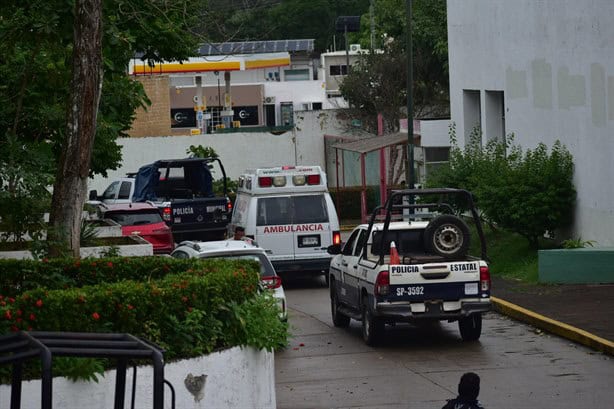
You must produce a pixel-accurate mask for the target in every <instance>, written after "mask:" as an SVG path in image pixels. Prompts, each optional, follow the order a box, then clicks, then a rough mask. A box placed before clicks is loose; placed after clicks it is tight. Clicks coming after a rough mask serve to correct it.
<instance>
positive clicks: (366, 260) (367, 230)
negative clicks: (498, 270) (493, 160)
mask: <svg viewBox="0 0 614 409" xmlns="http://www.w3.org/2000/svg"><path fill="white" fill-rule="evenodd" d="M433 198H434V199H435V200H434V201H433V203H428V199H433ZM425 199H426V200H425ZM446 199H449V200H448V201H445V200H446ZM455 211H456V212H457V213H459V214H460V213H470V214H471V217H472V219H473V221H474V223H475V230H476V232H477V235H478V236H479V238H480V242H481V246H480V248H481V255H480V257H474V256H470V255H469V254H468V251H469V244H470V229H469V227H468V225H467V224H466V222H465V221H464V220H463V218H462V217H460V216H455V215H453V214H452V213H454V212H455ZM395 215H396V216H397V217H400V218H402V219H404V221H392V218H393V217H394V216H395ZM382 217H384V218H385V219H384V220H383V221H379V222H376V219H378V218H382ZM391 243H394V245H393V246H391ZM391 247H392V250H391ZM328 250H329V253H331V254H334V255H335V256H334V258H333V259H332V261H331V265H330V271H329V288H330V300H331V313H332V319H333V323H334V325H335V326H337V327H347V326H348V325H349V323H350V319H355V320H358V321H362V336H363V339H364V341H365V343H367V344H368V345H374V344H376V343H377V341H378V340H380V339H381V337H382V335H383V333H384V330H385V325H386V324H392V323H395V322H416V321H428V320H430V321H439V320H446V321H458V323H459V329H460V333H461V337H462V338H463V340H465V341H472V340H477V339H478V338H479V337H480V335H481V332H482V313H484V312H487V311H489V310H490V309H491V302H490V273H489V270H488V264H487V262H486V260H487V256H486V244H485V241H484V235H483V231H482V227H481V224H480V219H479V216H478V214H477V211H476V209H475V206H474V204H473V199H472V195H471V193H469V192H467V191H465V190H458V189H411V190H402V191H395V192H393V193H392V194H391V196H390V198H389V199H388V200H387V202H386V204H385V205H384V206H379V207H377V208H376V209H375V210H374V212H373V214H372V215H371V220H370V222H369V224H362V225H359V226H358V227H356V228H355V229H354V231H353V232H352V233H351V235H350V237H349V239H348V241H347V242H346V243H345V244H344V245H343V247H341V245H332V246H330V247H329V249H328Z"/></svg>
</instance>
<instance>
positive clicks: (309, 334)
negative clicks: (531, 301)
mask: <svg viewBox="0 0 614 409" xmlns="http://www.w3.org/2000/svg"><path fill="white" fill-rule="evenodd" d="M284 288H285V289H286V296H287V298H288V304H289V308H290V318H289V322H290V327H291V332H292V334H293V336H292V338H291V340H290V346H289V347H288V348H287V349H286V350H284V351H282V352H279V353H276V356H275V366H276V375H275V376H276V389H277V406H278V408H292V409H298V408H440V407H441V406H443V404H444V403H445V399H448V398H451V397H453V396H454V395H455V392H456V386H457V383H458V379H459V378H460V376H461V375H462V374H463V373H464V372H467V371H475V372H477V373H478V374H479V375H480V376H481V378H482V391H481V393H480V400H481V401H482V403H483V404H485V405H486V407H487V408H489V409H492V408H553V409H554V408H556V409H564V408H570V409H572V408H573V409H577V408H591V409H592V408H604V409H605V408H610V407H612V406H611V403H612V402H614V388H613V387H612V379H614V360H612V359H611V358H609V357H607V356H604V355H602V354H600V353H596V352H594V351H592V350H590V349H587V348H584V347H582V346H578V345H575V344H572V343H570V342H569V341H566V340H563V339H561V338H558V337H555V336H550V335H547V334H544V333H542V332H540V331H538V330H535V329H533V328H532V327H529V326H526V325H523V324H520V323H517V322H515V321H512V320H510V319H508V318H506V317H504V316H501V315H498V314H496V313H489V314H487V315H486V316H485V319H484V329H483V333H482V337H481V339H480V341H479V342H476V343H463V342H462V341H461V340H460V335H459V334H458V327H457V325H456V323H454V324H448V323H443V324H441V325H434V326H431V327H426V328H415V327H410V326H408V325H399V326H397V327H395V328H392V329H389V330H388V332H387V337H386V340H385V342H384V343H383V345H381V346H379V347H377V348H370V347H367V346H366V345H365V344H364V343H363V342H362V339H361V338H360V327H359V323H357V322H355V321H352V325H351V327H350V328H349V329H338V328H334V327H333V325H332V322H331V320H330V311H329V308H330V306H329V298H328V292H327V289H326V288H324V285H323V281H321V280H313V279H304V280H299V279H286V280H285V281H284Z"/></svg>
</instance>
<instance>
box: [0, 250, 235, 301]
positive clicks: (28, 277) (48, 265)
mask: <svg viewBox="0 0 614 409" xmlns="http://www.w3.org/2000/svg"><path fill="white" fill-rule="evenodd" d="M223 264H224V262H222V261H219V260H202V259H198V258H192V259H176V258H170V257H168V258H162V257H157V256H154V257H138V258H130V257H108V258H102V259H93V258H92V259H81V260H78V259H77V260H76V259H73V258H63V259H49V260H46V259H45V260H43V261H42V262H40V261H37V260H9V259H7V260H0V271H2V274H1V275H0V294H1V295H4V296H12V297H14V296H15V295H17V294H20V293H23V292H25V291H28V290H31V289H35V288H39V287H45V288H47V289H61V288H69V287H83V286H86V285H95V284H99V283H113V282H117V281H121V280H135V281H146V280H155V279H159V278H162V277H164V276H166V275H168V274H178V273H181V272H186V271H199V272H202V273H204V272H208V271H215V270H216V269H218V268H219V267H220V266H221V265H223Z"/></svg>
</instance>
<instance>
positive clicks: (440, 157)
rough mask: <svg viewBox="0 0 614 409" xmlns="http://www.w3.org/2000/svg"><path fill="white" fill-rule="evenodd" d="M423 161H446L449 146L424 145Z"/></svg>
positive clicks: (448, 158)
mask: <svg viewBox="0 0 614 409" xmlns="http://www.w3.org/2000/svg"><path fill="white" fill-rule="evenodd" d="M424 160H425V162H427V163H428V162H448V161H449V160H450V148H449V147H447V146H445V147H425V148H424Z"/></svg>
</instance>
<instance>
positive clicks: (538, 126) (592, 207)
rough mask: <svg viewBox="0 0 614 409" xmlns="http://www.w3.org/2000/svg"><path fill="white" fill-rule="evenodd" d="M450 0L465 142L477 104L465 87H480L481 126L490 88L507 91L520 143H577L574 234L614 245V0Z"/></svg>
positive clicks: (455, 84)
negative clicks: (471, 103)
mask: <svg viewBox="0 0 614 409" xmlns="http://www.w3.org/2000/svg"><path fill="white" fill-rule="evenodd" d="M447 4H448V42H449V44H448V47H449V58H450V60H449V64H450V103H451V107H450V108H451V115H452V120H453V121H454V123H455V124H456V129H457V132H456V134H457V136H458V139H459V142H460V143H462V142H463V136H464V135H467V134H468V131H469V129H468V128H469V127H470V124H467V123H466V118H467V115H468V114H467V113H468V111H470V110H471V109H472V108H471V107H466V106H464V101H466V100H467V94H466V93H465V94H464V93H463V90H477V91H479V95H480V117H481V120H482V129H485V127H484V124H485V121H486V119H485V117H486V114H488V113H489V109H488V107H485V101H486V100H487V98H486V96H487V95H486V91H503V93H504V104H505V132H506V134H510V133H514V135H515V141H516V143H518V144H520V145H521V146H522V147H523V148H524V149H526V148H534V147H535V146H536V145H537V143H539V142H543V143H545V144H546V145H547V146H548V147H551V146H552V145H553V144H554V142H555V141H556V140H557V139H558V140H560V141H561V142H562V143H563V144H564V145H565V146H566V147H567V148H568V149H569V150H570V152H571V153H572V155H573V157H574V163H575V176H574V182H575V185H576V189H577V191H578V198H577V208H576V221H575V225H574V230H575V235H576V236H581V237H582V238H583V239H585V240H596V241H597V243H598V245H600V246H612V245H614V236H612V234H611V232H612V230H613V229H614V185H613V184H612V183H611V181H610V180H609V179H610V177H611V175H612V174H614V161H612V159H611V158H612V155H613V154H614V138H613V137H612V136H613V135H614V42H613V41H612V39H613V38H614V24H612V21H614V2H613V1H611V0H581V1H579V0H541V1H535V0H514V1H504V0H494V1H493V0H462V1H461V0H448V2H447ZM491 112H492V111H491ZM482 138H483V142H485V141H486V140H487V139H488V138H489V136H488V135H483V136H482Z"/></svg>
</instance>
